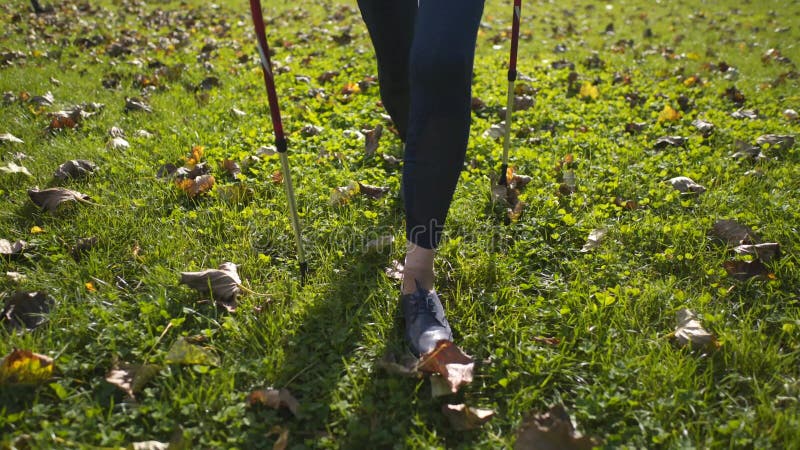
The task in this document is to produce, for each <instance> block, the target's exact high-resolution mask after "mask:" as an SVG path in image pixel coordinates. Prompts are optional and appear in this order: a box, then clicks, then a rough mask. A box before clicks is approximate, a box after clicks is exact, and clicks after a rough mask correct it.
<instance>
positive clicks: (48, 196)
mask: <svg viewBox="0 0 800 450" xmlns="http://www.w3.org/2000/svg"><path fill="white" fill-rule="evenodd" d="M28 196H29V197H30V198H31V201H33V203H35V204H36V205H37V206H39V207H40V208H42V209H43V210H46V211H49V212H56V211H58V208H59V207H60V206H61V204H63V203H69V202H81V203H88V201H89V196H88V195H86V194H81V193H80V192H77V191H72V190H69V189H64V188H49V189H42V190H38V189H29V190H28Z"/></svg>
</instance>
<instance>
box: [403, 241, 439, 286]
mask: <svg viewBox="0 0 800 450" xmlns="http://www.w3.org/2000/svg"><path fill="white" fill-rule="evenodd" d="M433 257H434V251H433V250H432V249H427V248H423V247H419V246H417V245H415V244H408V249H407V252H406V260H405V264H404V268H403V283H402V286H401V292H402V293H403V294H411V293H413V292H414V291H416V290H417V289H420V288H421V289H425V290H431V289H433V277H434V274H433Z"/></svg>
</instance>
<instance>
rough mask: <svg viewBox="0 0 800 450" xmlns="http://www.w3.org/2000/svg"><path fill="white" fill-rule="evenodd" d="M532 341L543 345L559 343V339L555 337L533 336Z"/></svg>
mask: <svg viewBox="0 0 800 450" xmlns="http://www.w3.org/2000/svg"><path fill="white" fill-rule="evenodd" d="M533 342H536V343H539V344H544V345H551V346H557V345H558V344H560V343H561V339H559V338H557V337H546V336H535V337H534V338H533Z"/></svg>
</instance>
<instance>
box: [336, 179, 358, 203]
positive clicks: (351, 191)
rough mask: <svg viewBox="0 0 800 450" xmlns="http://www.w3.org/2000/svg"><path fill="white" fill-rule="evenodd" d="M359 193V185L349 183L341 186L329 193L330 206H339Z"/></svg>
mask: <svg viewBox="0 0 800 450" xmlns="http://www.w3.org/2000/svg"><path fill="white" fill-rule="evenodd" d="M360 191H361V184H360V183H357V182H355V181H351V182H350V183H349V184H348V185H347V186H341V187H338V188H335V189H333V190H332V191H331V200H330V201H331V205H333V206H340V205H344V204H346V203H347V202H349V201H350V199H352V198H353V197H355V196H356V195H358V193H359V192H360Z"/></svg>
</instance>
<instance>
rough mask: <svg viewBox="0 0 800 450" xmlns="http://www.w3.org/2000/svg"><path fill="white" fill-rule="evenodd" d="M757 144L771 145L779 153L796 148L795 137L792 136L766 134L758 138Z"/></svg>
mask: <svg viewBox="0 0 800 450" xmlns="http://www.w3.org/2000/svg"><path fill="white" fill-rule="evenodd" d="M756 144H758V145H762V146H763V145H769V147H770V148H771V149H776V150H778V151H784V150H789V149H790V148H792V147H794V136H792V135H790V134H764V135H761V136H759V137H758V138H756Z"/></svg>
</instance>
